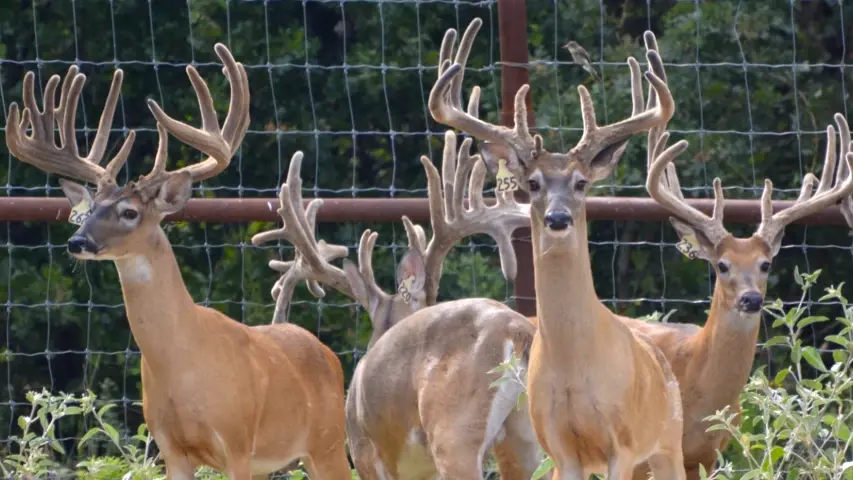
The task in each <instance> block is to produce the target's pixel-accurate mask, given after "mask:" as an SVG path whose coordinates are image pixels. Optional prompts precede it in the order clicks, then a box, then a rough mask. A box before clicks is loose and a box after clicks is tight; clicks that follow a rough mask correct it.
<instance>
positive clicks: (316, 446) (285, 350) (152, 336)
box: [66, 185, 349, 479]
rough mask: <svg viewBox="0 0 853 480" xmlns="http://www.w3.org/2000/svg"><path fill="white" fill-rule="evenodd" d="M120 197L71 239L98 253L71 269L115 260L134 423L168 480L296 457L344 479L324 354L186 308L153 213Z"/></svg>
mask: <svg viewBox="0 0 853 480" xmlns="http://www.w3.org/2000/svg"><path fill="white" fill-rule="evenodd" d="M66 186H67V185H66ZM69 188H73V187H69ZM80 188H82V187H80ZM187 188H189V186H188V185H187ZM125 193H126V192H116V194H115V195H114V196H111V197H109V198H104V197H103V196H101V197H100V198H99V201H100V204H99V205H97V206H96V207H95V209H94V212H93V214H92V215H91V216H90V217H89V219H88V220H87V221H86V222H85V223H84V224H83V226H82V227H81V228H80V229H79V230H78V232H77V233H76V234H75V236H83V237H86V238H89V239H91V240H92V241H93V242H94V244H96V245H98V247H99V250H98V253H97V254H96V255H92V254H89V253H87V254H84V255H82V258H84V259H114V260H115V263H116V266H117V268H118V271H119V277H120V279H121V281H122V292H123V295H124V301H125V307H126V310H127V316H128V321H129V323H130V327H131V330H132V332H133V335H134V339H135V340H136V342H137V344H138V345H139V348H140V350H141V352H142V385H143V413H144V416H145V420H146V422H147V424H148V427H149V428H150V430H151V432H152V435H153V436H154V439H155V441H156V442H157V446H158V447H159V449H160V451H161V453H162V455H163V458H164V460H165V461H166V466H167V476H168V478H169V479H178V478H192V475H193V471H194V469H195V467H197V466H199V465H209V466H211V467H214V468H217V469H221V470H223V471H225V472H227V473H228V474H229V477H230V478H232V479H248V478H250V477H251V475H252V474H266V473H271V472H272V471H274V470H277V469H279V468H283V467H284V466H286V464H287V463H288V462H289V461H291V460H292V459H294V458H297V457H302V458H303V460H304V461H305V463H306V466H307V467H308V469H309V472H311V473H310V474H311V475H312V478H318V479H324V478H325V479H338V478H347V476H348V475H349V463H348V462H347V459H346V448H345V432H344V424H345V418H344V391H343V371H342V369H341V365H340V361H339V360H338V359H337V357H336V356H335V355H334V353H333V352H332V351H331V350H329V349H328V348H327V347H326V346H325V345H323V344H322V343H321V342H320V341H319V340H318V339H317V338H316V337H314V336H313V335H311V334H310V333H309V332H307V331H306V330H304V329H302V328H300V327H298V326H295V325H290V324H283V325H267V326H259V327H248V326H245V325H243V324H241V323H238V322H235V321H234V320H232V319H230V318H228V317H227V316H225V315H223V314H222V313H220V312H218V311H216V310H213V309H210V308H207V307H201V306H198V305H196V304H195V303H194V302H193V300H192V298H191V297H190V295H189V292H188V291H187V289H186V286H185V285H184V282H183V279H182V278H181V274H180V270H179V266H178V264H177V261H176V259H175V256H174V253H173V252H172V249H171V246H170V244H169V241H168V239H167V238H166V236H165V234H164V233H163V231H162V229H161V228H160V227H159V221H160V218H162V215H161V213H160V212H158V211H157V210H156V209H155V208H154V207H153V206H152V205H151V204H150V203H143V202H142V201H141V200H140V199H139V198H138V197H137V196H135V195H132V196H129V197H119V195H124V194H125ZM126 208H134V209H137V210H138V211H139V215H140V219H139V221H138V224H136V225H128V224H127V222H125V221H123V220H121V217H120V209H126Z"/></svg>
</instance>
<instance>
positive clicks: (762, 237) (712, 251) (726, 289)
mask: <svg viewBox="0 0 853 480" xmlns="http://www.w3.org/2000/svg"><path fill="white" fill-rule="evenodd" d="M652 48H655V49H656V48H657V45H653V46H652ZM651 66H652V69H653V70H654V72H655V73H656V74H657V75H658V76H660V77H661V78H663V79H666V75H665V73H664V72H663V64H662V63H660V62H655V63H652V64H651ZM655 102H656V98H655V95H654V92H649V107H650V108H652V107H653V106H654V104H655ZM835 123H836V125H837V126H838V131H839V134H840V136H841V151H840V155H839V158H840V161H839V160H838V159H837V158H836V134H835V129H834V128H833V127H832V126H831V125H829V126H827V127H826V155H825V158H824V164H823V172H822V174H821V179H820V183H819V186H817V190H815V186H816V184H817V183H818V181H817V178H816V177H815V176H814V175H813V174H811V173H808V174H806V175H805V177H803V181H802V187H801V189H800V195H799V197H798V198H797V200H796V202H795V203H794V205H793V206H791V207H789V208H787V209H785V210H782V211H780V212H777V213H775V214H774V213H773V206H772V203H771V202H772V195H773V183H772V182H771V181H770V180H768V179H765V180H764V192H763V193H762V195H761V224H760V225H759V226H758V228H757V229H756V230H755V232H754V233H753V234H752V236H750V237H749V238H737V237H735V236H733V235H732V234H731V233H729V232H728V230H726V228H725V226H724V225H723V204H724V202H725V199H724V197H723V188H722V183H721V181H720V179H719V177H718V178H715V179H714V183H713V185H714V210H713V213H712V214H711V216H710V217H709V216H707V215H705V214H704V213H702V212H700V211H699V210H697V209H695V208H693V207H691V206H690V205H688V204H687V202H685V201H684V196H683V195H682V193H681V185H680V183H679V180H678V173H677V171H676V168H675V165H674V164H673V163H672V162H673V160H674V159H675V157H676V156H678V154H679V153H681V152H683V151H684V150H685V149H686V148H687V142H686V141H685V140H681V141H679V142H677V143H675V144H674V145H672V146H671V147H669V148H666V142H667V140H668V139H669V134H668V133H667V132H665V130H666V124H665V123H664V124H661V125H659V126H657V127H655V128H652V129H651V130H650V131H649V134H648V149H647V154H648V162H647V163H648V177H647V178H646V190H648V192H649V195H650V196H651V197H652V198H653V199H655V201H657V202H658V203H659V204H661V205H662V206H663V207H665V208H666V209H667V210H669V211H670V212H671V213H672V214H673V215H674V216H673V217H670V222H671V223H672V226H673V227H675V230H676V232H678V235H679V237H681V239H682V243H683V244H684V245H685V248H686V249H687V254H688V256H689V257H690V258H697V257H698V258H702V259H704V260H706V261H708V262H709V263H710V264H711V266H712V267H713V268H714V271H715V273H716V276H717V287H716V288H717V289H722V291H721V292H717V291H716V290H715V295H716V294H717V293H721V294H722V296H723V297H722V298H723V299H724V301H725V303H726V305H727V306H728V307H729V308H730V309H731V310H735V311H738V312H740V313H741V314H745V315H749V316H756V315H758V314H759V313H760V311H761V307H762V305H763V303H764V295H765V293H766V290H767V278H768V274H769V273H770V266H771V262H772V261H773V258H774V257H775V256H776V254H778V253H779V249H780V248H781V246H782V237H783V236H784V234H785V227H786V226H787V225H788V224H790V223H792V222H794V221H796V220H798V219H800V218H803V217H806V216H808V215H811V214H813V213H817V212H820V211H821V210H823V209H825V208H826V207H828V206H830V205H833V204H835V203H837V202H839V201H841V200H845V201H849V198H850V194H851V193H853V176H851V174H850V172H851V168H850V166H851V162H853V153H850V129H849V127H848V125H847V121H846V120H845V119H844V116H843V115H841V114H840V113H836V114H835ZM836 165H838V169H837V170H838V171H837V173H836V175H835V178H833V174H834V173H835V172H836ZM842 210H843V208H842Z"/></svg>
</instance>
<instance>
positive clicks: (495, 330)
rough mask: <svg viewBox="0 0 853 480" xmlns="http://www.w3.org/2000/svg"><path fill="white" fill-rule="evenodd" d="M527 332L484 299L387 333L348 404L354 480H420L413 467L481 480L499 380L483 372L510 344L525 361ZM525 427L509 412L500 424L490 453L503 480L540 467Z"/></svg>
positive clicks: (422, 316)
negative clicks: (385, 479) (357, 478)
mask: <svg viewBox="0 0 853 480" xmlns="http://www.w3.org/2000/svg"><path fill="white" fill-rule="evenodd" d="M533 331H534V328H533V326H532V325H531V324H530V323H529V322H527V321H525V320H524V317H523V316H521V315H520V314H518V313H516V312H514V311H513V310H511V309H510V308H508V307H507V306H505V305H503V304H501V303H499V302H496V301H493V300H487V299H465V300H456V301H450V302H444V303H440V304H438V305H435V306H432V307H428V308H425V309H422V310H419V311H417V312H415V313H414V314H412V315H411V316H409V317H407V318H405V319H403V320H402V321H400V323H398V324H397V325H395V326H394V327H393V328H391V329H390V330H388V331H387V333H385V334H384V335H383V336H382V337H381V338H379V339H378V340H377V341H376V342H375V344H374V345H373V346H372V348H371V349H370V351H369V352H368V355H367V356H365V358H364V359H363V360H362V361H361V362H360V363H359V364H358V367H357V368H356V373H355V375H354V378H353V382H352V384H351V386H350V390H349V393H348V397H347V411H348V416H347V430H348V432H347V433H348V438H349V441H350V451H351V454H352V456H353V460H354V461H355V464H356V469H357V470H358V472H359V475H360V476H361V478H362V479H364V480H368V479H379V478H383V477H382V476H381V473H380V472H382V470H384V472H383V473H384V474H385V475H387V476H388V477H389V478H418V476H417V475H416V474H415V472H413V469H415V467H420V468H419V472H420V473H421V474H423V475H435V474H438V475H440V476H441V478H454V479H481V478H482V465H481V464H480V463H479V462H481V461H482V457H478V455H479V454H480V453H481V447H482V445H483V444H484V441H485V431H486V423H487V417H488V413H489V411H490V407H491V404H492V401H493V398H494V396H495V392H496V390H495V389H491V388H489V384H490V383H491V382H492V381H494V380H495V379H497V378H498V375H496V374H492V375H487V374H486V372H487V371H488V370H490V369H492V368H494V367H496V366H497V365H498V364H500V363H501V362H503V361H504V344H505V342H507V341H509V342H512V345H513V350H514V352H515V354H516V356H517V357H519V358H524V357H526V356H527V352H528V351H529V348H530V344H531V341H532V338H533ZM472 365H476V366H477V368H471V366H472ZM365 372H370V375H366V374H365ZM484 393H487V394H485V395H484ZM526 417H527V412H526V411H524V410H522V411H516V410H513V411H512V412H511V413H510V414H509V417H508V418H507V419H506V420H504V421H502V426H501V431H502V434H501V435H498V439H497V441H496V443H495V445H494V447H495V453H496V456H497V457H498V461H499V464H500V469H501V478H507V479H519V480H521V479H525V480H526V479H528V478H530V475H531V474H532V472H533V470H535V469H536V467H537V466H538V451H537V450H538V446H537V445H536V442H535V439H534V438H533V432H532V430H531V429H530V422H529V419H527V418H526ZM489 446H490V445H487V446H486V447H487V448H488V447H489ZM418 458H420V462H423V463H421V464H420V465H418V463H419V462H418V460H417V459H418ZM377 460H380V461H381V464H382V466H381V468H382V470H380V467H379V466H378V465H377ZM433 465H434V466H433ZM436 470H437V471H436Z"/></svg>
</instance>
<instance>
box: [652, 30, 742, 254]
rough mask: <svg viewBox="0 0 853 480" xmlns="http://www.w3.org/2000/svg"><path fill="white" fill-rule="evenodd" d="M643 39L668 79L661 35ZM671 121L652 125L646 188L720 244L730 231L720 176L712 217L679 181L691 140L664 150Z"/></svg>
mask: <svg viewBox="0 0 853 480" xmlns="http://www.w3.org/2000/svg"><path fill="white" fill-rule="evenodd" d="M643 39H644V41H645V44H646V50H647V51H648V52H649V53H651V52H655V54H654V55H647V58H648V59H649V68H650V69H651V70H652V71H653V72H654V74H655V76H657V77H658V78H660V79H661V80H662V81H663V82H664V83H666V71H665V70H664V67H663V62H662V61H661V58H660V55H658V54H657V50H658V45H657V39H656V38H655V36H654V34H652V33H651V32H648V31H647V32H646V33H645V35H644V36H643ZM656 103H657V92H656V91H655V89H653V88H649V99H648V105H647V109H652V108H654V107H655V105H656ZM667 123H668V121H667V122H663V123H662V124H660V125H657V126H654V127H652V128H651V129H649V134H648V144H647V151H646V155H647V162H646V166H647V169H648V176H647V178H646V190H648V192H649V195H650V196H651V197H652V198H653V199H654V200H655V201H656V202H658V203H659V204H661V205H662V206H663V207H664V208H666V209H667V210H669V211H670V212H671V213H672V214H673V215H674V216H676V217H678V218H679V219H681V220H683V221H685V222H687V223H689V224H690V225H691V226H693V227H694V228H696V229H698V230H700V231H701V232H702V233H703V234H704V235H705V236H706V237H707V238H708V240H710V241H711V242H712V243H714V244H715V245H716V244H717V243H719V242H720V241H721V240H722V239H723V238H725V237H726V235H728V234H729V232H728V231H727V230H726V228H725V227H724V226H723V202H724V201H725V199H724V197H723V188H722V184H721V182H720V179H719V178H715V179H714V211H713V214H712V215H711V216H710V217H709V216H707V215H705V214H704V213H702V212H700V211H699V210H697V209H695V208H693V207H691V206H690V205H689V204H687V202H686V201H685V200H684V195H683V194H682V193H681V184H680V182H679V181H678V173H677V171H676V168H675V164H673V163H672V161H673V159H675V157H677V156H678V155H679V154H680V153H681V152H683V151H684V150H686V149H687V142H686V141H685V140H681V141H679V142H677V143H675V144H674V145H672V146H671V147H669V148H667V149H666V150H664V148H665V147H666V142H667V140H669V133H668V132H666V131H665V130H666V125H667Z"/></svg>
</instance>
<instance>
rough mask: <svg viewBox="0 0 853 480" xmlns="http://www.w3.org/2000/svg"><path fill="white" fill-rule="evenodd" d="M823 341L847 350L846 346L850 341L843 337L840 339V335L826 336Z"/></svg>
mask: <svg viewBox="0 0 853 480" xmlns="http://www.w3.org/2000/svg"><path fill="white" fill-rule="evenodd" d="M824 339H825V340H826V341H827V342H832V343H835V344H837V345H841V346H842V347H844V348H847V345H850V340H848V339H847V338H845V337H842V336H841V335H827V336H826V337H824Z"/></svg>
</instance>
